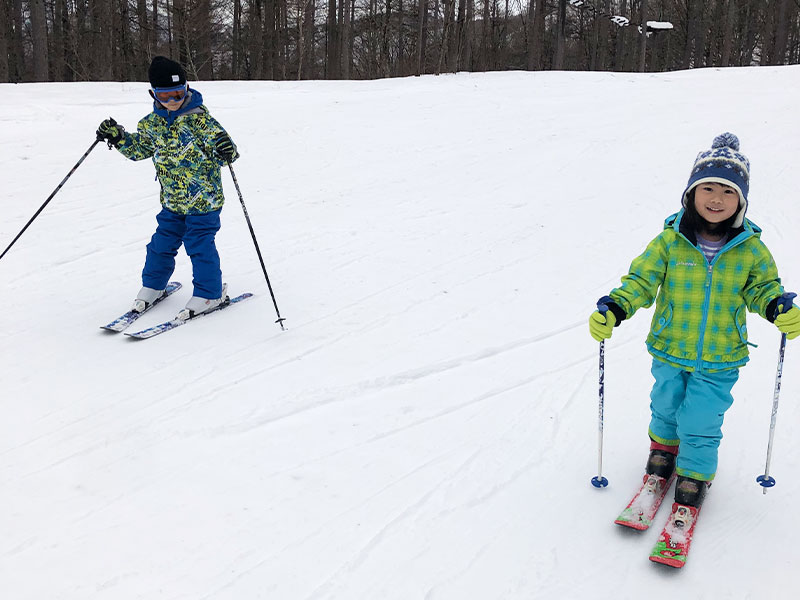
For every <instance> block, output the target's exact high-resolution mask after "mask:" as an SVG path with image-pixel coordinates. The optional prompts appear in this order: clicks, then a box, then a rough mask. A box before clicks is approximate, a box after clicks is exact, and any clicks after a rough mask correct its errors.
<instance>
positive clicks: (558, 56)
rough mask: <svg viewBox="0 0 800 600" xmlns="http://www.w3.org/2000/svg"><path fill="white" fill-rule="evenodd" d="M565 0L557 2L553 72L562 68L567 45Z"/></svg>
mask: <svg viewBox="0 0 800 600" xmlns="http://www.w3.org/2000/svg"><path fill="white" fill-rule="evenodd" d="M566 27H567V0H558V21H557V22H556V53H555V56H554V57H553V70H554V71H560V70H562V69H563V68H564V53H565V51H566V45H567V30H566Z"/></svg>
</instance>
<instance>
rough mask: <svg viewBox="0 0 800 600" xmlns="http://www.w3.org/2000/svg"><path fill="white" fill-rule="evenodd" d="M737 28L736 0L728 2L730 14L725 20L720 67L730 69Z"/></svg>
mask: <svg viewBox="0 0 800 600" xmlns="http://www.w3.org/2000/svg"><path fill="white" fill-rule="evenodd" d="M735 28H736V0H728V14H727V17H726V19H725V33H724V34H723V37H722V52H721V56H720V61H719V62H720V66H722V67H728V66H730V64H731V49H732V48H733V32H734V29H735Z"/></svg>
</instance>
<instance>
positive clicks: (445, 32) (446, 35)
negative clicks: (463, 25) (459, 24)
mask: <svg viewBox="0 0 800 600" xmlns="http://www.w3.org/2000/svg"><path fill="white" fill-rule="evenodd" d="M454 10H455V0H444V26H443V28H442V45H441V47H440V48H439V60H438V61H437V63H436V74H437V75H439V74H441V72H442V68H443V67H444V65H445V63H447V56H448V48H449V47H450V31H451V30H452V28H453V13H454Z"/></svg>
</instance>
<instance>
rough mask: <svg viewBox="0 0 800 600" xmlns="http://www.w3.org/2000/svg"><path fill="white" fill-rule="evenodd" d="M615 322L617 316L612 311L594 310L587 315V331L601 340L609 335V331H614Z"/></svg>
mask: <svg viewBox="0 0 800 600" xmlns="http://www.w3.org/2000/svg"><path fill="white" fill-rule="evenodd" d="M616 324H617V318H616V317H615V316H614V313H613V312H611V311H610V310H606V311H605V313H602V312H600V311H599V310H596V311H594V312H593V313H592V316H591V317H589V332H590V333H591V334H592V337H593V338H594V339H595V340H597V341H598V342H602V341H603V340H607V339H608V338H610V337H611V333H612V332H613V331H614V325H616Z"/></svg>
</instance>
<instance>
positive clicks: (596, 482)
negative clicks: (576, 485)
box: [592, 305, 608, 488]
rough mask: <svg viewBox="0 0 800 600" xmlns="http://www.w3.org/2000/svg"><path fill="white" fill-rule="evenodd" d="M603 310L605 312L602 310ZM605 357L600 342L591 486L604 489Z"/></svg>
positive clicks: (603, 348) (604, 307)
mask: <svg viewBox="0 0 800 600" xmlns="http://www.w3.org/2000/svg"><path fill="white" fill-rule="evenodd" d="M598 309H599V310H600V312H601V313H603V314H604V315H605V313H606V311H607V310H608V307H606V306H605V305H603V306H598ZM603 309H605V310H603ZM605 357H606V341H605V340H603V341H602V342H600V376H599V389H598V391H599V402H598V424H599V427H598V430H597V441H598V443H597V476H596V477H592V485H593V486H594V487H596V488H604V487H606V486H607V485H608V479H606V478H605V477H603V408H604V404H605V395H606V394H605V371H606V368H605Z"/></svg>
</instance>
